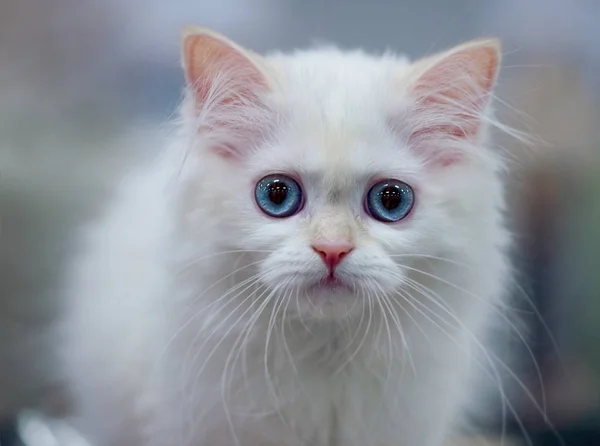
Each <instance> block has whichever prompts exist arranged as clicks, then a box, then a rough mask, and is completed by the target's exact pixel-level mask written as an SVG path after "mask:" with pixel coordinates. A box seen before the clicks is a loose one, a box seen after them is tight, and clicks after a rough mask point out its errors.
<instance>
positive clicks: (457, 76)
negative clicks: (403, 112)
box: [409, 39, 501, 164]
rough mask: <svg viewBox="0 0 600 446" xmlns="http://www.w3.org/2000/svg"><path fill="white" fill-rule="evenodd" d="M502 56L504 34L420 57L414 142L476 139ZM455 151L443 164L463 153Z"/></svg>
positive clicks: (414, 90) (416, 75)
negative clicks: (501, 47) (502, 36)
mask: <svg viewBox="0 0 600 446" xmlns="http://www.w3.org/2000/svg"><path fill="white" fill-rule="evenodd" d="M500 59H501V54H500V42H499V40H497V39H481V40H475V41H471V42H468V43H465V44H463V45H459V46H457V47H455V48H453V49H451V50H449V51H446V52H443V53H441V54H438V55H435V56H432V57H429V58H426V59H423V60H421V61H419V62H417V63H416V64H415V69H414V71H413V78H412V80H411V83H410V85H411V86H410V91H409V94H410V96H411V97H412V98H413V100H414V101H415V104H416V109H415V124H416V128H414V129H413V130H414V132H413V142H416V143H419V144H423V143H424V142H427V141H428V140H429V141H431V140H437V141H438V143H439V142H441V139H443V138H445V139H446V142H447V143H448V142H451V143H453V144H454V145H455V146H458V145H460V144H461V143H462V144H463V145H464V144H466V143H469V142H471V143H472V142H474V141H476V140H477V137H478V136H479V135H480V131H481V127H482V124H483V123H482V120H483V119H484V114H485V111H486V109H487V107H488V105H489V101H490V98H491V95H492V90H493V88H494V85H495V82H496V78H497V75H498V68H499V65H500ZM449 145H452V144H449ZM450 152H451V151H448V153H447V154H446V155H447V157H448V159H442V160H441V162H442V164H451V163H453V162H454V161H456V160H457V159H459V158H460V153H458V152H456V151H454V153H450ZM442 157H444V154H442ZM448 160H452V161H451V162H449V161H448Z"/></svg>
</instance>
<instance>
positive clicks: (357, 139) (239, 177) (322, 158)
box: [183, 29, 500, 318]
mask: <svg viewBox="0 0 600 446" xmlns="http://www.w3.org/2000/svg"><path fill="white" fill-rule="evenodd" d="M183 56H184V68H185V74H186V78H187V84H188V93H189V98H188V99H189V100H188V102H187V105H186V107H185V108H184V120H185V122H186V124H187V129H188V130H189V134H190V136H191V138H192V139H191V140H192V144H193V146H194V147H193V151H194V152H195V153H200V154H201V156H200V157H198V159H199V163H200V164H201V167H200V172H199V173H198V174H197V175H199V176H201V178H199V179H198V182H199V183H200V189H197V190H196V192H197V194H198V196H199V197H201V198H199V200H202V203H201V204H202V206H203V208H204V209H206V210H209V212H211V213H212V214H214V215H213V217H214V219H215V221H216V222H217V227H218V228H220V229H219V230H218V232H220V236H219V237H218V239H219V240H218V241H217V243H219V244H220V247H221V248H222V249H223V250H227V249H231V250H242V251H245V252H247V253H248V255H249V258H250V259H251V260H252V262H250V263H253V262H255V263H254V265H253V266H252V267H251V268H256V271H255V272H257V273H258V274H260V275H261V278H260V281H261V283H262V284H264V285H265V289H267V290H271V291H273V290H276V294H277V295H279V296H281V295H284V296H286V298H287V299H293V300H294V304H293V305H290V306H289V307H290V309H289V311H290V312H293V311H298V312H299V314H300V315H302V316H304V317H306V316H308V315H312V316H314V317H334V318H337V317H345V316H347V315H348V314H353V313H354V311H353V309H356V308H358V309H360V308H361V307H362V305H364V301H365V299H370V298H372V297H373V298H375V297H377V296H381V295H388V296H389V295H393V294H394V293H397V292H398V291H399V290H401V289H402V287H403V285H404V284H405V283H406V281H407V280H409V281H410V275H411V271H413V268H414V266H413V267H411V265H414V264H415V262H416V261H418V260H419V259H427V258H428V259H432V258H434V257H445V258H448V257H452V256H461V255H463V254H465V255H466V254H467V253H465V250H467V251H468V248H467V246H469V245H480V246H479V247H478V248H480V247H481V245H486V243H488V240H483V238H485V235H483V234H484V233H485V232H486V231H485V228H483V227H484V226H486V225H492V226H493V225H495V224H496V220H497V218H496V217H497V209H496V208H497V207H498V206H499V204H500V201H499V200H500V198H499V192H498V187H497V186H498V185H497V180H496V175H495V170H496V168H497V165H498V163H497V160H496V158H495V156H494V154H493V153H492V152H491V151H490V150H488V149H487V147H486V138H487V136H486V133H487V131H486V130H487V126H488V123H489V122H490V118H489V115H488V113H487V109H488V102H489V99H490V95H491V90H492V87H493V84H494V82H495V79H496V74H497V69H498V64H499V59H500V54H499V44H498V42H497V41H495V40H479V41H474V42H470V43H467V44H464V45H461V46H459V47H456V48H454V49H452V50H450V51H447V52H444V53H442V54H438V55H435V56H432V57H428V58H426V59H423V60H420V61H418V62H416V63H409V62H408V61H407V60H406V59H404V58H398V57H395V56H393V55H385V56H382V57H374V56H369V55H366V54H364V53H362V52H358V51H356V52H342V51H339V50H336V49H331V48H325V49H316V50H310V51H304V52H297V53H294V54H291V55H279V54H276V55H272V56H269V57H261V56H258V55H256V54H254V53H251V52H249V51H247V50H244V49H242V48H240V47H238V46H237V45H235V44H234V43H232V42H230V41H228V40H227V39H225V38H224V37H222V36H219V35H217V34H215V33H212V32H209V31H205V30H199V29H197V30H190V31H189V32H187V33H186V35H185V38H184V54H183ZM478 248H476V249H478ZM235 267H239V265H236V266H235ZM232 268H234V266H232ZM269 295H270V294H269V293H266V294H265V296H269ZM361 302H362V303H361Z"/></svg>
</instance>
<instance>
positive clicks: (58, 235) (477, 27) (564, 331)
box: [0, 0, 600, 446]
mask: <svg viewBox="0 0 600 446" xmlns="http://www.w3.org/2000/svg"><path fill="white" fill-rule="evenodd" d="M599 22H600V2H598V1H597V0H486V1H480V0H479V1H478V0H452V1H447V0H403V1H400V0H395V1H394V0H370V1H368V2H367V1H358V0H219V1H207V0H170V1H158V0H127V1H122V0H2V1H1V2H0V444H1V445H2V446H5V445H12V444H18V443H13V441H16V439H15V426H16V424H15V422H16V421H18V419H19V418H18V414H20V413H24V412H23V411H24V410H31V409H33V410H38V411H40V412H43V413H46V414H47V415H49V416H54V417H60V416H62V415H63V414H67V413H68V412H69V410H70V409H71V407H70V405H69V398H68V388H66V387H65V385H64V382H63V381H62V380H61V377H60V375H59V374H58V372H57V369H56V367H55V358H54V342H53V338H52V333H53V332H52V322H53V320H55V319H56V317H57V316H58V315H59V314H60V311H61V308H62V302H61V298H60V275H61V273H62V267H63V265H64V261H65V259H66V258H67V256H68V253H69V249H70V246H71V243H72V237H73V233H74V230H75V229H76V228H77V227H78V225H81V224H82V223H84V222H85V221H87V220H89V219H91V218H94V216H95V215H97V213H98V212H100V211H101V209H102V206H103V204H104V203H105V202H106V200H108V199H110V195H111V193H112V191H113V189H114V187H115V185H116V184H117V183H118V181H119V178H120V176H121V175H122V174H123V173H124V172H125V171H126V169H127V167H128V166H130V165H132V164H133V163H136V162H140V161H142V160H143V159H144V158H146V157H149V156H152V155H153V153H155V152H156V150H158V149H160V147H157V143H156V141H158V140H159V138H160V135H161V134H162V132H163V131H164V129H165V122H166V121H167V120H168V119H169V117H170V116H171V115H172V113H173V112H174V111H175V109H176V106H177V104H178V101H179V99H180V96H181V90H182V81H183V79H182V77H181V74H180V69H179V48H178V44H179V36H180V28H181V27H182V26H184V25H187V24H199V25H203V26H208V27H211V28H213V29H215V30H218V31H220V32H222V33H225V34H226V35H228V36H229V37H231V38H232V39H234V40H237V41H238V42H240V43H241V44H243V45H245V46H247V47H249V48H252V49H254V50H256V51H268V50H275V49H283V50H286V49H292V48H294V47H298V46H306V45H310V44H313V43H319V42H331V43H336V44H338V45H340V46H342V47H347V48H352V47H363V48H365V49H368V50H373V51H379V52H381V51H382V50H384V49H388V48H389V49H393V50H396V51H399V52H404V53H406V54H408V55H409V56H411V57H418V56H421V55H424V54H427V53H431V52H433V51H437V50H441V49H444V48H446V47H448V46H451V45H454V44H457V43H460V42H461V41H463V40H466V39H470V38H474V37H480V36H490V35H495V36H500V37H501V38H502V39H503V41H504V52H505V67H504V69H503V71H502V74H501V78H500V82H499V90H498V96H499V97H500V98H501V99H502V101H503V103H502V104H500V106H499V113H500V116H501V117H502V118H503V119H505V121H506V122H508V123H509V124H510V125H512V126H514V127H516V128H517V129H519V130H522V131H525V132H527V133H528V134H529V135H531V136H532V138H531V139H532V143H531V144H530V145H529V146H525V145H524V144H522V143H518V142H516V141H514V140H511V139H509V138H503V137H501V138H500V139H499V145H500V146H501V147H502V150H505V151H506V153H507V154H510V159H511V162H510V166H511V171H510V181H509V192H508V193H509V203H510V212H509V216H510V218H511V222H512V224H513V230H514V233H515V236H516V240H517V245H516V248H515V250H514V253H513V255H514V261H515V266H516V271H517V273H518V274H517V282H518V286H515V287H513V288H514V290H515V291H514V301H513V303H512V306H513V310H511V311H514V312H515V314H516V315H518V316H519V317H520V319H521V320H522V321H524V322H525V323H524V324H520V325H518V326H514V327H506V326H505V327H504V328H503V329H499V330H498V331H497V332H494V333H493V339H492V340H493V341H494V342H493V344H494V346H495V347H494V348H495V350H494V352H495V353H494V355H495V356H494V357H495V358H497V363H496V366H497V369H498V370H499V372H500V374H501V375H502V377H503V379H504V387H503V389H504V392H499V391H498V390H497V385H492V383H487V385H486V383H483V385H482V386H481V391H480V390H479V389H477V392H480V393H481V396H480V400H483V401H484V402H485V403H486V404H485V406H486V407H487V410H476V411H475V412H476V413H475V415H476V416H475V417H474V418H473V419H474V421H475V422H476V423H477V424H478V425H479V426H481V427H483V428H484V429H486V430H487V431H489V432H490V433H491V434H492V435H499V434H500V433H501V432H502V430H503V424H506V430H507V432H508V433H509V434H512V435H514V436H515V438H521V439H522V440H524V441H525V443H527V442H529V443H530V444H534V445H543V446H550V445H559V444H566V445H569V446H577V445H586V446H595V445H600V434H599V429H600V31H598V29H599V26H598V23H599ZM511 316H512V315H511ZM525 326H526V327H525ZM474 391H475V389H474ZM503 400H504V401H506V400H508V401H509V402H510V403H511V407H512V409H513V410H508V411H506V413H503V411H502V404H501V403H502V401H503ZM505 407H506V404H505ZM504 415H505V416H504ZM503 419H504V420H505V421H506V423H503V422H502V420H503ZM559 437H561V438H562V440H561V438H559ZM24 441H26V442H27V441H28V440H27V439H24ZM29 441H30V442H31V441H33V440H29ZM561 441H563V443H561ZM9 442H10V443H9ZM44 444H56V443H44ZM28 446H38V444H35V445H34V444H33V443H30V444H28ZM100 446H101V445H100Z"/></svg>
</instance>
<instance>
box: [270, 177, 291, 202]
mask: <svg viewBox="0 0 600 446" xmlns="http://www.w3.org/2000/svg"><path fill="white" fill-rule="evenodd" d="M287 195H288V187H287V185H286V184H285V183H282V182H280V181H276V182H273V183H272V184H270V185H269V200H270V201H271V202H273V203H274V204H277V205H280V204H282V203H283V202H284V201H285V199H286V198H287Z"/></svg>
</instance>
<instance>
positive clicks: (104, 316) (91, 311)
mask: <svg viewBox="0 0 600 446" xmlns="http://www.w3.org/2000/svg"><path fill="white" fill-rule="evenodd" d="M183 47H184V50H183V56H184V66H185V74H186V78H187V82H188V92H187V93H188V95H187V100H186V101H185V104H184V106H183V108H182V126H181V131H180V133H179V136H178V138H177V139H176V140H175V144H173V146H172V147H170V148H169V149H168V150H166V151H165V153H164V154H163V156H162V157H161V158H160V159H159V160H158V161H157V163H155V164H153V165H152V166H144V167H141V168H140V169H139V170H138V171H137V172H135V173H131V175H130V176H129V178H128V180H127V181H126V183H125V184H123V186H122V188H121V194H120V198H119V199H118V200H116V201H115V202H114V203H113V205H112V207H111V208H110V209H109V211H108V214H107V216H106V218H105V219H104V220H102V221H99V222H98V223H97V224H96V225H95V227H93V228H91V229H90V231H89V233H88V234H86V243H85V245H84V248H83V253H82V255H81V256H80V257H78V258H77V261H76V262H75V264H74V265H75V266H74V267H73V269H72V274H71V276H70V283H69V290H68V292H69V295H70V298H71V305H70V308H69V314H68V315H67V317H66V321H65V326H66V332H65V336H66V339H67V342H68V348H67V353H66V358H67V369H68V373H69V375H70V376H71V378H72V379H73V381H74V383H75V384H74V390H75V391H76V394H77V395H78V408H79V414H80V417H79V418H80V420H79V421H78V423H79V424H78V425H79V427H80V428H81V429H82V431H83V432H84V433H85V434H86V435H87V436H88V437H89V438H90V439H92V440H93V441H94V442H95V444H97V445H102V446H111V445H115V446H117V445H119V446H121V445H127V446H134V445H136V444H144V445H157V446H158V445H160V446H167V445H169V446H171V445H190V446H204V445H210V446H229V445H243V446H270V445H272V446H275V445H276V446H297V445H311V446H325V445H327V446H334V445H335V446H354V445H355V446H366V445H373V446H375V445H377V446H379V445H381V446H383V445H386V446H390V445H403V446H434V445H439V444H440V443H441V442H442V441H444V439H445V438H447V436H448V435H449V434H451V433H452V432H453V429H454V428H455V427H456V423H457V422H458V417H459V415H460V412H461V407H462V405H463V403H464V402H465V399H466V398H465V393H466V391H465V390H466V389H465V384H466V382H467V376H468V372H469V369H470V368H472V367H473V366H475V367H474V368H476V369H477V368H479V365H480V364H479V360H478V359H477V357H476V353H477V352H478V351H479V350H480V347H481V345H480V343H479V341H478V339H479V338H480V336H481V333H482V330H483V328H484V326H485V323H486V321H487V319H489V316H490V315H492V314H493V311H494V308H495V305H497V304H498V303H499V301H500V299H501V297H502V294H503V290H504V288H505V282H506V280H507V270H508V268H507V261H506V256H505V249H506V245H507V241H508V237H507V232H506V231H505V229H504V226H503V223H502V219H501V210H502V207H503V199H502V189H501V184H500V180H499V175H498V171H499V167H500V162H499V156H498V154H496V153H493V151H492V150H491V149H490V148H489V147H488V144H487V142H488V141H487V137H488V136H487V134H488V127H489V126H490V124H493V121H492V119H491V118H490V115H489V110H488V106H489V104H488V103H489V99H490V96H491V89H492V87H493V84H494V81H495V78H496V74H497V69H498V65H499V59H500V54H499V44H498V42H496V41H494V40H480V41H474V42H470V43H467V44H464V45H462V46H459V47H457V48H454V49H452V50H450V51H447V52H444V53H442V54H439V55H436V56H432V57H429V58H427V59H423V60H421V61H418V62H416V63H412V64H411V63H409V62H408V61H407V60H406V59H404V58H399V57H395V56H393V55H385V56H382V57H376V56H370V55H367V54H364V53H362V52H359V51H355V52H343V51H339V50H336V49H332V48H325V49H314V50H308V51H301V52H296V53H293V54H290V55H283V54H276V55H272V56H269V57H261V56H258V55H256V54H253V53H251V52H249V51H246V50H244V49H242V48H240V47H238V46H237V45H235V44H234V43H232V42H230V41H228V40H226V39H225V38H224V37H222V36H219V35H217V34H214V33H212V32H208V31H205V30H190V31H188V32H187V33H186V35H185V38H184V46H183Z"/></svg>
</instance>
